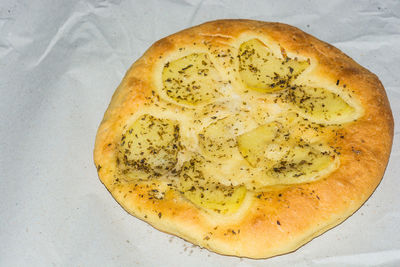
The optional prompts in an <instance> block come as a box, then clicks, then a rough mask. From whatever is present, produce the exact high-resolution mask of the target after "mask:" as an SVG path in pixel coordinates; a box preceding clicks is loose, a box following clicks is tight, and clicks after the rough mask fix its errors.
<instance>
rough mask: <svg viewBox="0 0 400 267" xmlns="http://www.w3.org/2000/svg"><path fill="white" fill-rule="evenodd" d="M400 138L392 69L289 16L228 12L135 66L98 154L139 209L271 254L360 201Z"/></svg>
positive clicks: (233, 248)
mask: <svg viewBox="0 0 400 267" xmlns="http://www.w3.org/2000/svg"><path fill="white" fill-rule="evenodd" d="M392 138H393V118H392V114H391V110H390V106H389V102H388V99H387V96H386V93H385V90H384V88H383V86H382V84H381V82H380V81H379V79H378V78H377V77H376V76H375V75H374V74H372V73H371V72H369V71H368V70H366V69H365V68H363V67H361V66H360V65H358V64H357V63H356V62H355V61H353V60H352V59H351V58H350V57H348V56H346V55H345V54H343V53H342V52H341V51H339V50H338V49H336V48H335V47H333V46H331V45H329V44H327V43H324V42H322V41H320V40H318V39H316V38H314V37H312V36H310V35H309V34H307V33H304V32H303V31H301V30H299V29H297V28H295V27H292V26H289V25H285V24H280V23H268V22H260V21H251V20H218V21H212V22H208V23H204V24H202V25H199V26H196V27H193V28H189V29H186V30H183V31H181V32H178V33H176V34H173V35H171V36H168V37H166V38H163V39H161V40H159V41H157V42H156V43H154V44H153V45H152V46H151V47H150V48H149V49H148V50H147V51H146V52H145V53H144V55H143V56H142V57H141V58H140V59H138V60H137V61H136V62H135V63H134V64H133V65H132V67H131V68H130V69H129V70H128V72H127V73H126V76H125V77H124V79H123V80H122V83H121V84H120V86H119V87H118V88H117V90H116V91H115V93H114V95H113V97H112V100H111V103H110V105H109V107H108V109H107V111H106V113H105V115H104V119H103V121H102V122H101V125H100V127H99V130H98V133H97V137H96V143H95V150H94V160H95V164H96V167H97V170H98V174H99V177H100V180H101V181H102V183H103V184H104V185H105V186H106V188H107V189H108V190H109V191H110V192H111V194H112V195H113V197H114V198H115V199H116V200H117V201H118V203H119V204H120V205H121V206H122V207H123V208H124V209H125V210H126V211H127V212H129V213H130V214H132V215H134V216H136V217H137V218H140V219H142V220H144V221H146V222H148V223H149V224H151V225H152V226H154V227H155V228H157V229H159V230H161V231H164V232H167V233H170V234H173V235H176V236H179V237H181V238H183V239H185V240H187V241H189V242H192V243H193V244H196V245H199V246H201V247H205V248H207V249H209V250H211V251H214V252H217V253H220V254H225V255H235V256H241V257H249V258H267V257H271V256H274V255H278V254H283V253H287V252H290V251H293V250H295V249H297V248H298V247H299V246H301V245H303V244H305V243H306V242H308V241H309V240H311V239H313V238H314V237H316V236H318V235H320V234H321V233H323V232H325V231H327V230H328V229H330V228H332V227H334V226H335V225H337V224H339V223H340V222H342V221H343V220H345V219H346V218H347V217H349V216H350V215H351V214H352V213H353V212H355V211H356V210H357V209H358V208H359V207H360V206H361V205H362V204H363V203H364V202H365V201H366V200H367V198H368V197H369V196H370V195H371V194H372V192H373V191H374V189H375V188H376V187H377V185H378V184H379V182H380V180H381V179H382V176H383V174H384V171H385V168H386V165H387V162H388V158H389V154H390V150H391V145H392ZM132 231H134V230H132ZM337 242H340V241H337Z"/></svg>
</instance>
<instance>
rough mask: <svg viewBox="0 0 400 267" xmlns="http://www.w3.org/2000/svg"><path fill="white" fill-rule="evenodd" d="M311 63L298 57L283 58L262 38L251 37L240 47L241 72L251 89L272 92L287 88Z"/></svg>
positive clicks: (245, 82) (244, 81)
mask: <svg viewBox="0 0 400 267" xmlns="http://www.w3.org/2000/svg"><path fill="white" fill-rule="evenodd" d="M309 65H310V64H309V63H308V62H307V61H299V60H297V58H295V59H291V58H285V59H281V58H278V57H276V56H275V55H274V54H273V53H272V51H271V50H270V49H269V48H268V47H267V46H266V45H265V44H264V43H262V42H261V41H260V40H258V39H251V40H249V41H247V42H244V43H243V44H242V45H241V46H240V48H239V73H240V77H241V79H242V81H243V83H244V84H245V85H246V86H247V87H248V88H250V89H252V90H256V91H260V92H265V93H272V92H276V91H280V90H283V89H285V88H286V87H287V86H288V84H289V83H290V81H291V80H292V79H294V78H295V77H297V76H298V75H299V74H300V73H302V72H303V71H304V70H305V69H306V68H307V67H308V66H309Z"/></svg>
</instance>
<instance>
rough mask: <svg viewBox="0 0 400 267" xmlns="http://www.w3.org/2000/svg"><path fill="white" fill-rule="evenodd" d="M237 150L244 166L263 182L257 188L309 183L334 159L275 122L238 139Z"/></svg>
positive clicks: (322, 149)
mask: <svg viewBox="0 0 400 267" xmlns="http://www.w3.org/2000/svg"><path fill="white" fill-rule="evenodd" d="M294 126H295V125H294ZM238 146H239V151H240V153H241V154H242V156H243V157H244V158H245V159H246V160H247V162H248V163H249V164H250V165H251V166H252V167H254V168H258V169H257V170H258V171H254V172H255V173H257V175H258V176H261V177H259V179H265V180H266V181H261V182H260V184H290V183H298V182H303V181H307V180H308V179H313V177H316V176H318V174H320V173H321V172H323V171H324V170H325V169H327V168H328V167H329V166H331V164H332V163H333V162H334V158H335V156H334V155H333V153H332V152H331V151H329V150H328V149H326V148H325V147H323V146H321V145H320V143H315V144H310V143H306V142H305V141H304V140H303V139H302V138H301V137H299V136H293V135H292V132H291V131H290V129H286V128H284V127H283V126H282V125H281V124H279V123H277V122H272V123H269V124H266V125H263V126H260V127H258V128H256V129H254V130H253V131H250V132H247V133H245V134H242V135H240V136H238ZM260 168H261V169H260ZM271 179H273V180H271ZM276 179H279V180H276ZM300 179H301V180H300Z"/></svg>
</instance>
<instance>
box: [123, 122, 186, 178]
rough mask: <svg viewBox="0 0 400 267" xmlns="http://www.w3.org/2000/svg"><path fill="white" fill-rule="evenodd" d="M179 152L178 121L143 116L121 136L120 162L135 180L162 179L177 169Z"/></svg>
mask: <svg viewBox="0 0 400 267" xmlns="http://www.w3.org/2000/svg"><path fill="white" fill-rule="evenodd" d="M179 149H180V136H179V125H178V123H177V122H176V121H172V120H168V119H158V118H155V117H153V116H151V115H143V116H141V117H139V118H138V119H137V120H136V121H135V122H134V123H133V124H132V126H131V127H129V129H128V130H126V131H125V132H124V134H123V135H122V138H121V143H120V146H119V152H118V160H117V162H118V163H119V168H120V169H121V171H122V172H123V173H124V174H126V175H127V176H128V177H130V178H132V179H136V177H143V176H147V177H148V178H150V177H153V176H160V175H162V174H165V173H167V172H169V171H171V170H172V169H173V168H174V167H175V165H176V163H177V154H178V151H179Z"/></svg>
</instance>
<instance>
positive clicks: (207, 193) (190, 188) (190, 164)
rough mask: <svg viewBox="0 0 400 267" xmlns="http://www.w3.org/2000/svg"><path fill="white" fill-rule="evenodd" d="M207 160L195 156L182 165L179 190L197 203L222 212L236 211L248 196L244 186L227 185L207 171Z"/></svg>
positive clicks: (204, 207)
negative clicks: (213, 177)
mask: <svg viewBox="0 0 400 267" xmlns="http://www.w3.org/2000/svg"><path fill="white" fill-rule="evenodd" d="M206 164H207V161H206V160H205V159H204V158H203V157H202V156H195V157H193V158H192V159H191V160H189V161H187V162H185V163H184V164H183V166H182V169H181V172H180V176H179V183H178V190H179V191H180V192H182V194H183V196H184V197H185V198H186V199H188V200H189V201H191V202H193V203H194V204H195V205H197V206H199V207H201V208H203V209H205V210H212V211H214V212H217V213H221V214H231V213H234V212H236V211H237V210H238V209H239V207H240V205H241V204H242V202H243V200H244V198H245V196H246V192H247V190H246V188H245V187H244V186H236V187H235V186H227V185H223V184H221V183H219V182H218V181H216V180H214V179H212V177H211V176H210V175H209V174H207V173H206V170H205V165H206Z"/></svg>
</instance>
